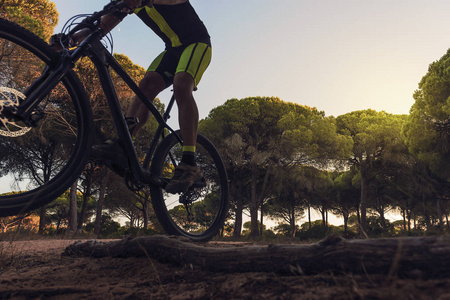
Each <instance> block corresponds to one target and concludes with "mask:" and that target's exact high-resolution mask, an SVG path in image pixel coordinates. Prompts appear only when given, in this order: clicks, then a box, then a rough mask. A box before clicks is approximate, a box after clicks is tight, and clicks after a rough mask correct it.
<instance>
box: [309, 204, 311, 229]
mask: <svg viewBox="0 0 450 300" xmlns="http://www.w3.org/2000/svg"><path fill="white" fill-rule="evenodd" d="M308 229H311V205H310V204H309V201H308Z"/></svg>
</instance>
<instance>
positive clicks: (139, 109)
mask: <svg viewBox="0 0 450 300" xmlns="http://www.w3.org/2000/svg"><path fill="white" fill-rule="evenodd" d="M139 88H140V89H141V90H142V92H143V93H144V94H145V96H146V97H147V98H148V99H149V100H151V101H153V100H154V99H155V97H156V96H157V95H158V94H159V93H160V92H161V91H162V90H164V89H165V88H166V84H165V81H164V79H163V78H162V76H161V75H159V74H158V73H157V72H155V71H149V72H147V73H146V74H145V76H144V78H143V79H142V80H141V82H140V83H139ZM149 117H150V111H149V110H148V109H147V108H146V107H145V105H144V103H142V101H141V100H139V99H138V98H137V97H135V98H134V99H133V101H132V102H131V104H130V106H129V107H128V111H127V118H137V119H138V120H139V121H138V122H137V123H136V124H135V125H134V127H133V128H131V129H132V134H133V136H137V134H138V132H139V130H140V129H141V128H142V126H144V125H145V123H146V122H147V121H148V119H149Z"/></svg>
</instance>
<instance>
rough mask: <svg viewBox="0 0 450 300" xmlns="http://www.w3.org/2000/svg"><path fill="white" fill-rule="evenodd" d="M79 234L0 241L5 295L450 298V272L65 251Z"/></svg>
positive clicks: (0, 285) (0, 290)
mask: <svg viewBox="0 0 450 300" xmlns="http://www.w3.org/2000/svg"><path fill="white" fill-rule="evenodd" d="M73 242H74V241H73V240H40V241H15V242H0V299H396V300H401V299H439V300H450V279H436V280H428V281H422V280H404V279H398V278H394V279H390V280H388V279H386V278H385V277H383V276H380V275H377V276H374V275H371V276H369V275H366V276H353V275H351V274H348V275H340V276H336V275H332V274H322V275H316V276H280V275H277V274H269V273H237V274H236V273H233V274H223V273H210V272H205V271H202V270H199V269H192V268H191V267H189V266H173V265H168V264H163V263H160V262H157V261H155V260H152V259H149V258H125V259H123V258H102V259H94V258H80V257H67V256H62V255H61V254H62V253H63V251H64V249H65V247H67V246H68V245H70V244H72V243H73ZM210 246H212V247H223V246H224V245H223V244H218V243H212V244H211V245H210ZM244 246H245V245H244Z"/></svg>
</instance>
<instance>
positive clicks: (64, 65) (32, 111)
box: [5, 51, 74, 126]
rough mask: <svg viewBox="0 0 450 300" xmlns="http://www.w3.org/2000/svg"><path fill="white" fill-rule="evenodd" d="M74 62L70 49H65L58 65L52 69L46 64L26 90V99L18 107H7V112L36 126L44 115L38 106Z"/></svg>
mask: <svg viewBox="0 0 450 300" xmlns="http://www.w3.org/2000/svg"><path fill="white" fill-rule="evenodd" d="M73 66H74V63H73V62H72V57H71V55H70V53H69V51H63V54H62V55H61V58H60V62H59V63H58V67H57V68H56V69H55V70H52V69H51V68H50V67H49V66H46V67H45V69H44V71H43V73H42V75H41V76H40V77H39V78H38V79H37V80H35V81H34V82H33V83H32V84H31V85H30V87H29V88H28V89H27V90H26V91H25V95H26V99H24V100H23V101H22V103H21V104H20V105H19V106H18V107H17V108H16V107H12V108H10V109H9V110H8V109H7V110H6V111H5V113H6V114H7V115H8V116H10V117H13V118H14V119H19V120H22V121H23V122H24V123H25V124H26V125H28V126H35V124H36V123H37V122H38V121H39V119H40V118H41V117H42V115H41V114H40V113H39V112H37V111H36V107H37V106H38V105H39V103H40V102H41V101H42V100H43V99H44V97H45V96H47V95H48V94H49V93H50V91H51V90H52V89H54V88H55V86H56V85H57V84H58V83H59V82H60V81H61V79H62V78H63V77H64V76H65V75H66V74H67V73H68V72H69V71H70V70H71V69H72V68H73Z"/></svg>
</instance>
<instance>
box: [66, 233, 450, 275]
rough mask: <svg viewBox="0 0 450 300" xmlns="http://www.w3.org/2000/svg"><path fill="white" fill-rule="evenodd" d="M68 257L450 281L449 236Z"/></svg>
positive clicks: (85, 249) (144, 244) (162, 239)
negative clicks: (143, 259)
mask: <svg viewBox="0 0 450 300" xmlns="http://www.w3.org/2000/svg"><path fill="white" fill-rule="evenodd" d="M64 254H65V255H81V256H90V257H111V256H112V257H150V258H154V259H157V260H159V261H161V262H169V263H172V264H175V265H184V266H190V267H191V268H202V269H206V270H208V271H216V272H274V273H288V274H298V275H312V274H319V273H323V272H331V273H344V274H365V275H367V274H384V275H386V276H387V278H395V277H400V278H422V279H426V278H443V277H449V276H450V268H448V264H449V263H450V238H449V237H444V236H440V237H407V238H397V239H373V240H345V239H342V238H339V237H331V238H328V239H325V240H323V241H321V242H319V243H316V244H301V245H300V244H297V245H292V244H291V245H268V246H267V245H264V246H247V247H242V246H237V247H236V246H235V247H229V248H223V247H220V248H214V247H211V246H210V245H209V246H204V245H203V244H194V243H191V242H186V241H182V240H181V239H180V238H171V237H167V236H146V237H138V238H134V239H124V240H120V241H114V242H98V241H95V240H94V241H93V240H91V241H88V242H84V243H82V242H77V243H75V244H72V245H70V246H69V247H67V248H66V249H65V252H64Z"/></svg>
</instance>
